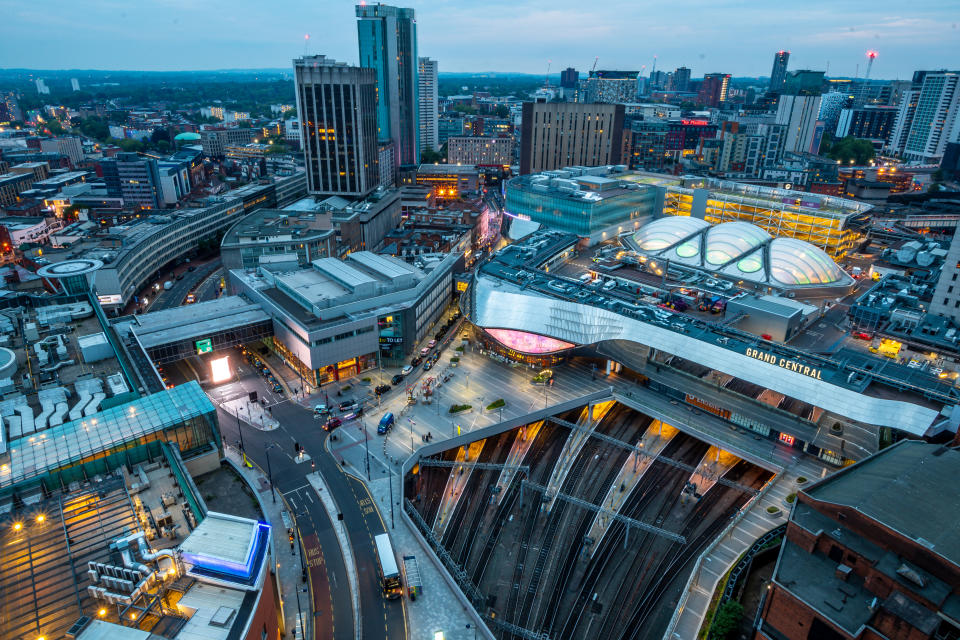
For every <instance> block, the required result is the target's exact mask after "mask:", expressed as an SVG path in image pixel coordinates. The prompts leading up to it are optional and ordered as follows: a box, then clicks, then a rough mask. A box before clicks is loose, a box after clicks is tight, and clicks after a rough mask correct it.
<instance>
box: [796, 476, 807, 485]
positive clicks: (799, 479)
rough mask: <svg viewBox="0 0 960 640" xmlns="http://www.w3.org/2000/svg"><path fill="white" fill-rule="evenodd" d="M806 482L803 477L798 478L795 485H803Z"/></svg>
mask: <svg viewBox="0 0 960 640" xmlns="http://www.w3.org/2000/svg"><path fill="white" fill-rule="evenodd" d="M806 481H807V479H806V478H804V477H803V476H800V477H799V478H797V484H803V483H805V482H806Z"/></svg>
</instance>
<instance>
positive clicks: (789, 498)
mask: <svg viewBox="0 0 960 640" xmlns="http://www.w3.org/2000/svg"><path fill="white" fill-rule="evenodd" d="M796 499H797V494H795V493H790V494H787V504H793V502H794V500H796Z"/></svg>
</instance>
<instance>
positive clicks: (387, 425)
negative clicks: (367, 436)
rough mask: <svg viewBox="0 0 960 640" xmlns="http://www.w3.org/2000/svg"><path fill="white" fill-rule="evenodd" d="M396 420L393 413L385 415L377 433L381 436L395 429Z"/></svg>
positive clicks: (381, 419)
mask: <svg viewBox="0 0 960 640" xmlns="http://www.w3.org/2000/svg"><path fill="white" fill-rule="evenodd" d="M393 423H394V418H393V414H392V413H385V414H383V417H382V418H380V424H378V425H377V433H379V434H380V435H383V434H385V433H386V432H387V431H389V430H390V429H392V428H393Z"/></svg>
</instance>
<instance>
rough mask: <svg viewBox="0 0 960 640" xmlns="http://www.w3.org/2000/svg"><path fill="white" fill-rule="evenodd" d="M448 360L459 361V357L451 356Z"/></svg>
mask: <svg viewBox="0 0 960 640" xmlns="http://www.w3.org/2000/svg"><path fill="white" fill-rule="evenodd" d="M450 362H460V358H458V357H457V356H453V357H452V358H450Z"/></svg>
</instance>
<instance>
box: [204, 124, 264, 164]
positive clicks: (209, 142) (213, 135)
mask: <svg viewBox="0 0 960 640" xmlns="http://www.w3.org/2000/svg"><path fill="white" fill-rule="evenodd" d="M256 137H257V130H256V129H222V128H220V129H204V130H203V131H201V132H200V146H201V147H203V155H205V156H207V157H209V158H222V157H223V156H224V154H226V152H227V147H231V146H238V145H244V144H250V143H251V142H253V140H254V139H255V138H256Z"/></svg>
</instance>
